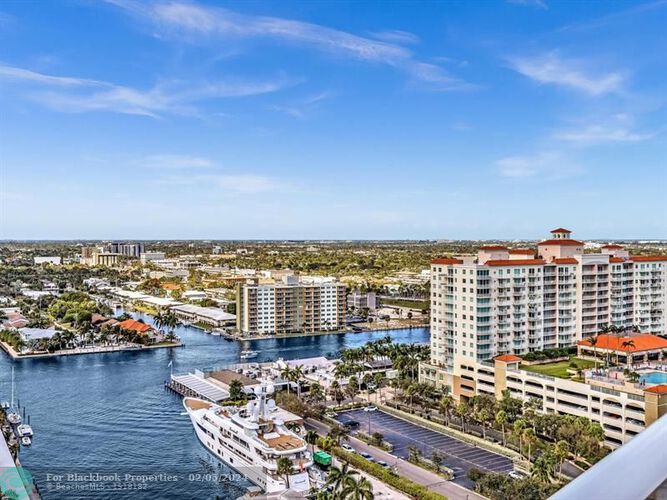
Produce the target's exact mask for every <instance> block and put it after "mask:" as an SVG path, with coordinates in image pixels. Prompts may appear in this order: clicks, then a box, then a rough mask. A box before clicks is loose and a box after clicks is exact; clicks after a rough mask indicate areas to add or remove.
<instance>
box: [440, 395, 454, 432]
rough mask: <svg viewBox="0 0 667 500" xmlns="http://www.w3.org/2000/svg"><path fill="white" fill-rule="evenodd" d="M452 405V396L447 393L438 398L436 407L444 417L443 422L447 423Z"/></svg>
mask: <svg viewBox="0 0 667 500" xmlns="http://www.w3.org/2000/svg"><path fill="white" fill-rule="evenodd" d="M453 407H454V398H453V397H452V396H450V395H449V394H446V395H445V396H443V397H442V398H441V399H440V402H439V403H438V409H439V410H440V413H441V414H442V415H443V416H444V417H445V423H446V424H447V425H449V416H450V413H451V411H452V408H453Z"/></svg>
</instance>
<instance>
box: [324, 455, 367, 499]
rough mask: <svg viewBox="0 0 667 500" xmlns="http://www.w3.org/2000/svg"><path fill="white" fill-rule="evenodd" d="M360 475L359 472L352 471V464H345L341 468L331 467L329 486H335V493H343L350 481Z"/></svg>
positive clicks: (328, 479)
mask: <svg viewBox="0 0 667 500" xmlns="http://www.w3.org/2000/svg"><path fill="white" fill-rule="evenodd" d="M358 474H359V473H358V472H357V471H355V470H352V469H350V464H348V463H347V462H344V463H343V465H342V466H341V467H336V466H331V468H329V476H328V477H327V485H328V486H333V487H334V491H341V490H342V489H343V488H344V487H345V485H346V484H347V483H348V481H349V480H350V479H354V476H356V475H358ZM343 498H344V497H343Z"/></svg>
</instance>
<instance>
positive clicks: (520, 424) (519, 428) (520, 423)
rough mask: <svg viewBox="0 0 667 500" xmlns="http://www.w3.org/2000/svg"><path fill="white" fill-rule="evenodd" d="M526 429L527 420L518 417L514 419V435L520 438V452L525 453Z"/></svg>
mask: <svg viewBox="0 0 667 500" xmlns="http://www.w3.org/2000/svg"><path fill="white" fill-rule="evenodd" d="M525 429H526V421H525V420H523V419H521V418H520V419H518V420H515V421H514V427H513V429H512V430H513V432H514V435H515V436H516V437H517V438H518V439H519V454H520V455H523V431H524V430H525Z"/></svg>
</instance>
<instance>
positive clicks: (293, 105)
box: [271, 90, 333, 118]
mask: <svg viewBox="0 0 667 500" xmlns="http://www.w3.org/2000/svg"><path fill="white" fill-rule="evenodd" d="M331 97H333V93H332V92H330V91H328V90H327V91H324V92H320V93H318V94H313V95H310V96H308V97H305V98H303V99H300V100H297V101H291V102H290V103H288V104H278V105H274V106H272V107H271V109H273V110H274V111H279V112H281V113H285V114H288V115H290V116H292V117H294V118H305V117H306V116H307V115H308V114H309V113H311V112H313V111H314V110H315V109H317V108H318V107H319V106H320V104H321V103H322V102H323V101H326V100H327V99H331Z"/></svg>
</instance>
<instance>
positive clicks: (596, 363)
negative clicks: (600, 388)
mask: <svg viewBox="0 0 667 500" xmlns="http://www.w3.org/2000/svg"><path fill="white" fill-rule="evenodd" d="M588 342H590V344H591V347H592V348H593V357H594V358H595V369H596V370H597V369H598V352H597V349H596V348H595V346H596V345H597V343H598V337H597V336H595V337H591V338H589V339H588Z"/></svg>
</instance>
